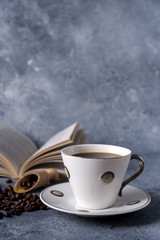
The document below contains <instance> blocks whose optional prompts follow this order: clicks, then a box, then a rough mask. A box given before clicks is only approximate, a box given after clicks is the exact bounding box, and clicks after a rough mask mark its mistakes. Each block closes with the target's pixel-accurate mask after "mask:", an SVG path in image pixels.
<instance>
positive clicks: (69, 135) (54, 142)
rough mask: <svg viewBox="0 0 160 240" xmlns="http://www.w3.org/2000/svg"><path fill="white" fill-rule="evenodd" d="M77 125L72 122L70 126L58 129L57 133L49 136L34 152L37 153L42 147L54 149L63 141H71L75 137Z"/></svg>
mask: <svg viewBox="0 0 160 240" xmlns="http://www.w3.org/2000/svg"><path fill="white" fill-rule="evenodd" d="M77 127H78V123H74V124H72V125H71V126H69V127H67V128H65V129H64V130H62V131H60V132H59V133H57V134H56V135H54V136H53V137H51V138H50V139H49V140H48V141H47V142H46V143H45V144H44V145H43V146H42V147H41V148H40V149H39V150H38V151H37V152H36V153H39V152H41V151H43V150H44V149H49V148H52V149H54V148H57V147H59V145H61V144H62V143H63V142H67V141H72V140H73V139H74V137H75V133H76V129H77Z"/></svg>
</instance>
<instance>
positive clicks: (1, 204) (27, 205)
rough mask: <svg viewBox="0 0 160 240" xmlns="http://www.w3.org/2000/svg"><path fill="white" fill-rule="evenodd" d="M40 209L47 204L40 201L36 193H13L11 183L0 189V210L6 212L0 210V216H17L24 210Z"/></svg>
mask: <svg viewBox="0 0 160 240" xmlns="http://www.w3.org/2000/svg"><path fill="white" fill-rule="evenodd" d="M28 185H29V184H28ZM40 209H42V210H45V209H47V206H45V205H44V204H43V203H42V202H41V200H40V199H39V196H38V195H37V194H31V193H15V192H14V189H13V187H12V186H11V185H7V186H6V188H5V189H4V190H2V189H0V210H3V211H5V212H6V213H5V214H3V213H1V212H0V218H2V217H3V216H6V217H11V216H13V215H17V216H18V215H20V214H21V213H22V212H24V211H28V212H31V211H35V210H40ZM2 214H3V215H2Z"/></svg>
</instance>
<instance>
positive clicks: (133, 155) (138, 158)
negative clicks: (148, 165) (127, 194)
mask: <svg viewBox="0 0 160 240" xmlns="http://www.w3.org/2000/svg"><path fill="white" fill-rule="evenodd" d="M133 159H136V160H138V161H139V169H138V171H137V172H136V173H135V174H133V175H132V176H131V177H129V178H128V179H126V180H125V181H123V183H122V186H121V188H120V190H119V193H118V196H120V197H122V190H123V188H124V187H125V186H126V185H127V184H128V183H130V182H131V181H132V180H134V179H135V178H136V177H138V176H139V175H140V174H141V172H142V171H143V169H144V161H143V159H142V158H141V157H140V156H138V155H136V154H132V155H131V159H130V160H133Z"/></svg>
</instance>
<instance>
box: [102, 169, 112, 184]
mask: <svg viewBox="0 0 160 240" xmlns="http://www.w3.org/2000/svg"><path fill="white" fill-rule="evenodd" d="M113 179H114V173H113V172H105V173H103V174H102V176H101V181H102V183H104V184H109V183H110V182H112V180H113Z"/></svg>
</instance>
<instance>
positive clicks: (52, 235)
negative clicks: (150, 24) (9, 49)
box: [0, 153, 160, 240]
mask: <svg viewBox="0 0 160 240" xmlns="http://www.w3.org/2000/svg"><path fill="white" fill-rule="evenodd" d="M142 156H143V158H144V160H145V169H144V172H143V174H142V175H141V176H140V177H139V178H138V179H137V180H135V181H134V183H133V184H132V185H134V186H138V187H140V188H142V189H145V190H146V191H148V192H149V193H150V195H151V197H152V201H151V203H150V205H148V206H147V207H146V208H144V209H142V210H140V211H137V212H134V213H130V214H125V215H119V216H112V217H106V218H85V217H79V216H76V215H72V214H68V213H62V212H59V211H56V210H53V209H49V210H47V211H35V212H24V213H22V214H21V215H20V216H14V217H12V218H3V219H2V220H0V239H1V240H9V239H12V240H14V239H16V240H18V239H24V240H25V239H39V240H41V239H43V240H44V239H68V240H69V239H70V240H71V239H127V240H128V239H130V240H132V239H134V240H138V239H152V240H154V239H157V240H158V239H160V228H159V226H160V208H159V203H160V175H159V170H160V161H159V153H152V154H142ZM133 167H134V166H133ZM132 170H133V169H129V171H132ZM5 180H6V179H4V178H0V184H1V186H2V187H3V186H5V185H6V183H5Z"/></svg>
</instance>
